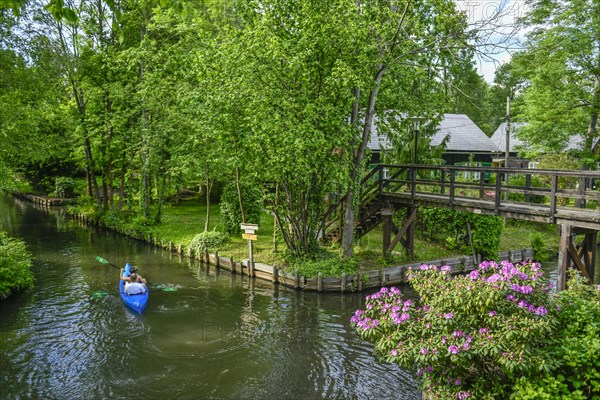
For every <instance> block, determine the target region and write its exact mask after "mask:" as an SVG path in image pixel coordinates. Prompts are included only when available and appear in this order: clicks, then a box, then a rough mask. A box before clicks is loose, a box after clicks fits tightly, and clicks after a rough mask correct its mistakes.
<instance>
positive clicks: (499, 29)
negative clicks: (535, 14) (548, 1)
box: [454, 0, 527, 83]
mask: <svg viewBox="0 0 600 400" xmlns="http://www.w3.org/2000/svg"><path fill="white" fill-rule="evenodd" d="M454 2H455V3H456V5H457V8H458V9H459V10H461V11H463V12H465V13H466V15H467V21H468V23H469V24H470V25H473V26H474V27H476V28H481V31H482V35H481V36H482V37H481V39H482V40H483V42H485V43H487V44H488V45H486V46H482V47H480V48H479V50H480V54H479V56H478V57H477V60H476V66H477V69H478V71H479V74H480V75H482V76H483V78H484V79H485V80H486V81H487V82H488V83H493V82H494V74H495V72H496V69H497V68H498V67H499V66H500V65H502V64H504V63H506V62H508V61H510V59H511V54H512V53H514V52H515V51H517V50H518V49H519V44H518V42H519V40H521V41H522V40H523V39H524V35H525V33H524V32H523V31H521V30H519V29H518V27H517V26H516V20H517V19H518V18H519V17H522V16H523V15H524V14H525V12H526V10H527V6H526V4H525V0H454Z"/></svg>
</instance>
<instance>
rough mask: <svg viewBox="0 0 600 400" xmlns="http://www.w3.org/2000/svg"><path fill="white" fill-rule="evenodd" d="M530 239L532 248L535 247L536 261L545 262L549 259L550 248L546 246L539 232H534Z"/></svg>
mask: <svg viewBox="0 0 600 400" xmlns="http://www.w3.org/2000/svg"><path fill="white" fill-rule="evenodd" d="M529 241H530V242H531V248H532V249H533V253H534V255H535V259H536V261H539V262H541V263H544V262H546V261H547V260H548V255H549V254H548V253H549V251H548V248H547V247H546V243H544V238H543V237H542V235H541V234H540V233H538V232H535V233H532V234H531V236H530V237H529Z"/></svg>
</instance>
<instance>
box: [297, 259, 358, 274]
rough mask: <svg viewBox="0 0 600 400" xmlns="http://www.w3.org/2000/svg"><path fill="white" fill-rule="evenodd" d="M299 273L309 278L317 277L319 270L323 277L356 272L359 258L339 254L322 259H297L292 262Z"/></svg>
mask: <svg viewBox="0 0 600 400" xmlns="http://www.w3.org/2000/svg"><path fill="white" fill-rule="evenodd" d="M292 266H293V268H294V269H295V270H297V271H298V274H299V275H301V276H305V277H307V278H316V277H317V276H318V275H319V272H321V273H322V274H323V277H328V276H338V277H339V276H342V274H343V273H346V274H348V275H350V274H355V273H356V271H357V268H358V260H356V259H355V258H350V259H342V258H340V257H339V256H337V255H327V256H325V257H323V258H320V259H303V260H296V261H294V262H293V264H292Z"/></svg>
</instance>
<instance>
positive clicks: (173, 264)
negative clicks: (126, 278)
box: [0, 193, 421, 400]
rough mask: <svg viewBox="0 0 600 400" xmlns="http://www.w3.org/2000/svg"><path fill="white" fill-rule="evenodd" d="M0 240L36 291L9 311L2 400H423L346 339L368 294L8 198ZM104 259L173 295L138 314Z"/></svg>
mask: <svg viewBox="0 0 600 400" xmlns="http://www.w3.org/2000/svg"><path fill="white" fill-rule="evenodd" d="M0 229H3V230H5V231H7V232H8V233H9V234H10V235H14V236H18V237H20V238H22V239H23V240H25V242H26V243H27V244H28V246H29V249H30V251H31V252H32V253H33V256H34V257H35V261H34V265H33V272H34V274H35V278H36V287H35V290H34V291H33V292H31V293H24V294H20V295H17V296H13V297H11V298H9V299H8V300H6V301H3V302H2V301H0V398H1V399H141V398H144V399H162V398H164V399H200V398H215V399H218V398H226V399H321V398H327V399H336V398H339V399H388V398H394V399H415V400H416V399H420V398H421V395H420V392H419V390H418V389H417V385H416V382H415V380H414V378H413V375H412V374H411V373H408V372H406V371H403V370H401V369H399V368H398V367H396V366H395V365H392V364H386V363H381V362H379V361H377V360H376V359H375V358H374V357H373V355H372V346H371V345H370V344H368V343H364V342H363V341H361V340H360V339H359V338H358V337H357V335H355V334H354V332H353V330H352V329H351V327H350V324H349V319H350V316H351V315H352V313H353V312H354V310H355V309H357V308H361V307H363V303H362V301H363V297H364V294H346V295H341V294H318V293H305V292H300V291H294V290H291V289H285V288H282V287H277V286H273V285H272V284H270V283H264V282H260V281H252V280H248V278H247V277H242V276H240V275H235V274H231V273H229V272H226V271H219V270H215V269H214V268H207V267H205V266H203V265H200V264H197V263H196V262H195V261H190V260H188V259H187V258H184V259H180V258H179V257H178V256H176V255H169V254H167V253H163V252H161V251H160V250H156V249H154V248H152V247H150V246H148V245H145V244H143V243H140V242H138V241H135V240H130V239H128V238H124V237H122V236H118V235H114V234H112V233H109V232H105V231H101V230H94V229H87V228H83V227H80V226H78V225H77V224H75V223H73V222H72V221H70V220H69V219H68V218H67V217H66V215H65V214H64V212H62V211H52V212H50V213H47V212H45V211H42V210H38V209H36V208H34V206H33V205H31V204H29V203H24V202H21V201H19V200H14V199H13V198H12V197H9V196H7V195H4V194H2V193H0ZM96 256H101V257H103V258H105V259H107V260H108V261H110V262H112V263H114V264H117V265H119V266H121V265H123V264H124V263H125V262H130V263H132V264H134V265H137V266H139V268H140V273H141V274H142V275H143V276H144V277H146V278H147V279H148V281H149V282H151V283H153V284H162V285H166V286H167V287H170V288H176V289H177V291H175V292H164V291H158V292H152V293H151V294H150V301H149V306H148V309H147V310H146V312H145V313H144V314H143V315H142V316H138V315H134V314H132V313H131V312H130V311H129V310H128V309H126V308H125V307H124V305H123V304H122V302H121V300H120V298H119V297H118V295H117V283H118V271H117V269H115V268H112V267H110V266H107V265H103V264H100V263H98V262H97V261H96V260H95V257H96ZM99 291H106V292H109V293H110V295H108V296H105V297H101V298H97V299H95V298H93V297H92V294H93V293H96V292H99Z"/></svg>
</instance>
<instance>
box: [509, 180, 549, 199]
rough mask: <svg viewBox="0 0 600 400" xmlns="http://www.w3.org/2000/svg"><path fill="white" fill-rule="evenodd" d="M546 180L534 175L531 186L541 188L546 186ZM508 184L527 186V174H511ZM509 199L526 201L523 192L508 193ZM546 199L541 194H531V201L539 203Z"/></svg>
mask: <svg viewBox="0 0 600 400" xmlns="http://www.w3.org/2000/svg"><path fill="white" fill-rule="evenodd" d="M544 183H545V182H544V181H542V180H541V179H540V178H539V177H538V176H532V177H531V184H530V186H531V187H533V188H541V187H544ZM508 184H509V185H510V186H521V187H525V186H526V177H525V175H509V178H508ZM508 199H509V200H510V201H516V202H524V201H525V195H524V194H521V193H509V194H508ZM544 201H545V196H542V195H539V194H533V195H530V196H529V202H530V203H537V204H543V203H544Z"/></svg>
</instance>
